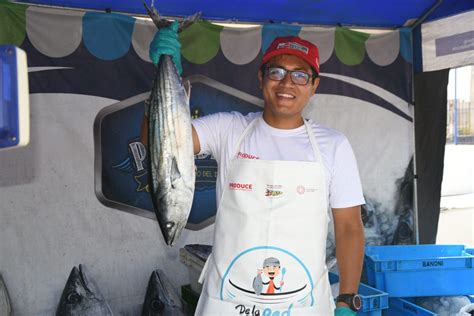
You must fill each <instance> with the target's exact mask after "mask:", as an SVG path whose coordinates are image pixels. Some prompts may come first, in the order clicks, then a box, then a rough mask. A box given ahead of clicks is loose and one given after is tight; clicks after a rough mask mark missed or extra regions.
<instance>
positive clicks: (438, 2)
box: [411, 0, 443, 29]
mask: <svg viewBox="0 0 474 316" xmlns="http://www.w3.org/2000/svg"><path fill="white" fill-rule="evenodd" d="M441 3H443V0H438V1H437V2H436V3H435V4H434V5H433V6H431V8H429V9H428V11H426V12H425V14H423V15H422V16H421V17H420V18H419V19H418V20H416V21H415V23H414V24H413V25H412V26H411V28H412V29H414V28H415V27H417V26H418V25H420V24H421V23H422V22H423V21H424V20H426V18H427V17H428V16H429V15H430V14H431V13H433V11H435V10H436V9H437V8H438V7H439V6H440V5H441Z"/></svg>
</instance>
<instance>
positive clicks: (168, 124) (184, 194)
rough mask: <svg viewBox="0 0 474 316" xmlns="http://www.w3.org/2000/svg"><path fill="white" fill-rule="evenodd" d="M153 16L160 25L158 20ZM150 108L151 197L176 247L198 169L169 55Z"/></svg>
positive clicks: (159, 70) (181, 90)
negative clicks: (196, 168) (196, 169)
mask: <svg viewBox="0 0 474 316" xmlns="http://www.w3.org/2000/svg"><path fill="white" fill-rule="evenodd" d="M149 12H151V11H149ZM150 16H151V17H152V18H153V20H154V21H155V24H156V25H157V26H159V25H160V22H161V20H159V17H157V16H156V14H150ZM147 105H148V157H149V169H148V170H150V171H151V172H150V175H151V177H150V178H151V179H150V181H149V183H150V187H151V196H152V201H153V205H154V207H155V213H156V217H157V219H158V223H159V225H160V228H161V232H162V233H163V237H164V239H165V241H166V243H167V244H168V245H173V244H174V242H175V241H176V240H177V239H178V237H179V236H180V234H181V232H182V230H183V228H184V226H185V225H186V223H187V221H188V217H189V212H190V211H191V206H192V203H193V196H194V182H195V170H194V169H195V166H194V152H193V138H192V127H191V114H190V109H189V97H188V95H187V93H186V91H185V88H184V86H183V83H182V81H181V77H180V76H179V74H178V72H177V70H176V67H175V65H174V63H173V61H172V59H171V57H170V56H169V55H162V56H161V57H160V60H159V62H158V67H157V72H156V77H155V80H154V82H153V87H152V90H151V94H150V97H149V98H148V100H147Z"/></svg>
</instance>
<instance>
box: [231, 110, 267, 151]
mask: <svg viewBox="0 0 474 316" xmlns="http://www.w3.org/2000/svg"><path fill="white" fill-rule="evenodd" d="M259 118H261V116H259V117H256V118H255V119H254V120H253V121H252V122H250V124H249V125H248V126H247V128H246V129H245V130H244V131H243V133H242V134H241V135H240V137H239V140H238V141H237V143H236V145H235V147H234V151H233V153H232V156H231V157H232V158H231V160H234V159H235V158H237V154H238V153H239V150H240V146H242V143H243V141H244V138H245V136H247V134H248V133H249V132H250V131H251V130H252V129H253V127H254V126H255V124H256V123H257V121H258V119H259Z"/></svg>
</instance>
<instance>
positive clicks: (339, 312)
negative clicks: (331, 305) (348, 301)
mask: <svg viewBox="0 0 474 316" xmlns="http://www.w3.org/2000/svg"><path fill="white" fill-rule="evenodd" d="M356 315H357V312H354V311H353V310H352V309H350V308H349V307H347V306H340V307H337V308H336V310H335V311H334V316H356Z"/></svg>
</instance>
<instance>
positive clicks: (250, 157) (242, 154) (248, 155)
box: [237, 151, 260, 159]
mask: <svg viewBox="0 0 474 316" xmlns="http://www.w3.org/2000/svg"><path fill="white" fill-rule="evenodd" d="M237 157H238V158H242V159H260V157H257V156H254V155H252V154H247V153H241V152H240V151H239V153H238V154H237Z"/></svg>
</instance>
